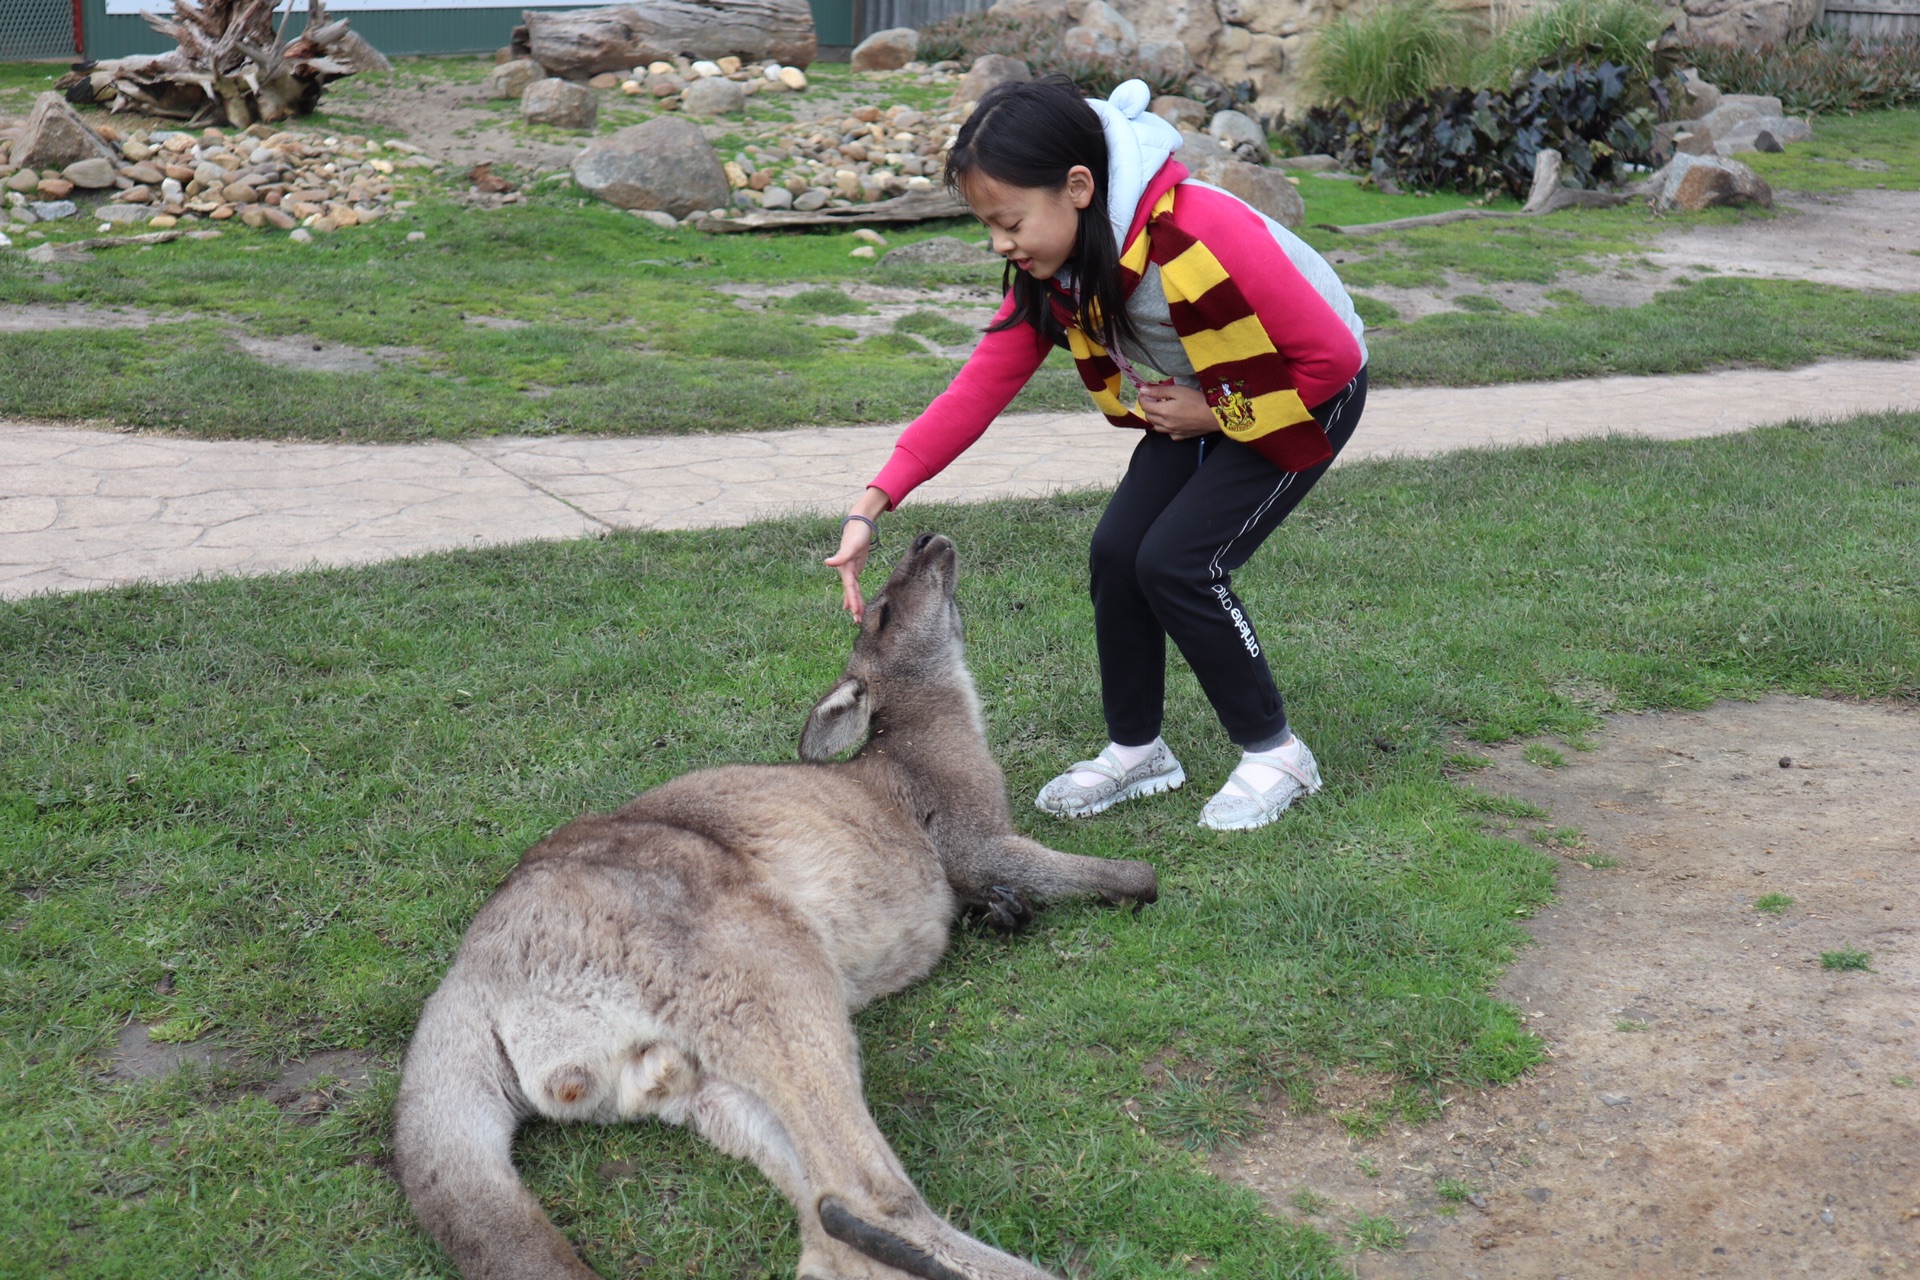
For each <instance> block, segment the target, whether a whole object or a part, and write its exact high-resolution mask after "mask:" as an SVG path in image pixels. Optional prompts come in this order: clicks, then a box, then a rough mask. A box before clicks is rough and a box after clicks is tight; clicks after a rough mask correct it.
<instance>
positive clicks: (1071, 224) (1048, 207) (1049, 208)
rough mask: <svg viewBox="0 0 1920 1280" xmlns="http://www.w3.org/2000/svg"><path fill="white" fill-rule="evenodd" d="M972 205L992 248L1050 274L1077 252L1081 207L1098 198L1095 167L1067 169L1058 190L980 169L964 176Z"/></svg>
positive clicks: (1042, 275) (1032, 271)
mask: <svg viewBox="0 0 1920 1280" xmlns="http://www.w3.org/2000/svg"><path fill="white" fill-rule="evenodd" d="M960 190H961V193H962V194H963V195H964V196H966V199H967V207H968V208H970V209H972V210H973V214H974V216H975V217H976V218H978V219H980V221H981V222H983V223H985V224H986V228H987V232H988V234H989V235H990V236H991V238H992V244H993V251H994V252H995V253H997V254H999V255H1000V256H1001V257H1003V258H1005V259H1006V260H1007V261H1008V262H1011V263H1012V264H1013V265H1014V266H1016V267H1018V268H1020V270H1022V271H1024V272H1026V273H1027V274H1028V275H1030V276H1032V277H1033V278H1034V279H1036V280H1051V279H1053V277H1054V276H1055V275H1057V274H1059V271H1060V268H1061V267H1063V266H1065V265H1066V264H1067V259H1068V258H1071V257H1072V256H1073V242H1074V239H1075V237H1076V236H1077V235H1078V234H1079V231H1080V211H1081V210H1082V209H1085V208H1086V207H1087V206H1088V205H1089V204H1091V203H1092V201H1093V173H1092V171H1091V170H1089V169H1088V168H1087V167H1086V166H1085V165H1078V164H1077V165H1075V166H1073V168H1071V169H1069V170H1067V181H1066V184H1065V185H1064V186H1062V187H1061V188H1060V189H1059V190H1058V191H1049V190H1048V189H1047V188H1045V187H1016V186H1013V185H1012V184H1011V183H1006V182H1002V181H1000V180H999V179H998V178H990V177H988V176H987V175H986V174H984V173H980V172H978V171H975V172H974V173H972V174H970V175H969V176H968V177H966V178H965V179H963V180H962V181H961V184H960Z"/></svg>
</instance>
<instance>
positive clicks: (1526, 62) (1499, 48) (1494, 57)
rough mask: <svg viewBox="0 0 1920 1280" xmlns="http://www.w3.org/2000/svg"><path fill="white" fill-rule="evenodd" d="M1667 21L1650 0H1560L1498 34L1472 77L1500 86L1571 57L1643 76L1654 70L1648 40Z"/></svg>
mask: <svg viewBox="0 0 1920 1280" xmlns="http://www.w3.org/2000/svg"><path fill="white" fill-rule="evenodd" d="M1669 21H1670V19H1669V18H1668V17H1667V10H1666V9H1665V8H1663V7H1662V6H1661V5H1659V4H1657V3H1654V2H1653V0H1560V3H1559V4H1555V5H1551V6H1549V7H1547V8H1544V9H1535V10H1534V11H1532V12H1531V13H1528V14H1526V15H1524V16H1522V17H1520V18H1519V19H1517V20H1515V21H1514V22H1513V23H1511V24H1510V25H1509V26H1507V28H1506V29H1505V30H1503V31H1501V32H1500V33H1499V34H1498V35H1496V36H1495V37H1494V38H1493V40H1492V41H1491V42H1490V43H1489V44H1487V45H1486V46H1485V48H1483V49H1482V50H1481V51H1480V53H1479V54H1478V55H1477V56H1476V57H1475V59H1474V64H1473V73H1472V75H1473V83H1475V84H1477V85H1481V86H1485V87H1487V88H1492V89H1504V88H1507V87H1508V86H1509V85H1511V84H1512V83H1513V81H1514V79H1515V77H1517V76H1522V75H1530V74H1532V72H1533V71H1534V69H1535V68H1536V67H1539V66H1540V65H1541V64H1543V63H1546V62H1549V61H1552V60H1555V59H1572V58H1578V59H1580V60H1581V61H1585V62H1615V63H1619V64H1620V65H1621V66H1623V67H1628V68H1631V69H1632V70H1633V71H1634V72H1635V73H1636V74H1637V75H1641V76H1646V75H1649V74H1651V73H1652V71H1653V53H1652V51H1651V50H1650V49H1649V48H1648V47H1647V46H1648V45H1649V44H1651V43H1652V42H1653V41H1654V40H1656V39H1658V38H1659V36H1660V33H1661V32H1663V31H1665V30H1666V29H1667V24H1668V22H1669Z"/></svg>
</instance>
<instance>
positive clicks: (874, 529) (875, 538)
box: [840, 511, 880, 548]
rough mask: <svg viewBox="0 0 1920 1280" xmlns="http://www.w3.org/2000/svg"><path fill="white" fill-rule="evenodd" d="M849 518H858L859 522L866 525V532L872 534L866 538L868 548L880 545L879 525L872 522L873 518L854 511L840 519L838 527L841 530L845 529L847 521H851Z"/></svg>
mask: <svg viewBox="0 0 1920 1280" xmlns="http://www.w3.org/2000/svg"><path fill="white" fill-rule="evenodd" d="M851 520H858V521H859V522H860V523H861V524H863V525H865V526H867V532H868V533H869V534H871V535H872V537H870V538H869V539H868V540H867V546H868V547H869V548H872V547H877V546H879V545H880V526H879V525H877V524H875V523H874V522H873V518H872V517H871V516H863V515H861V514H860V513H859V512H857V511H856V512H855V513H854V514H852V515H850V516H848V517H847V518H846V520H842V521H841V522H840V528H841V530H842V531H844V530H845V529H846V527H847V523H848V521H851Z"/></svg>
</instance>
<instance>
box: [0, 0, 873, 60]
mask: <svg viewBox="0 0 1920 1280" xmlns="http://www.w3.org/2000/svg"><path fill="white" fill-rule="evenodd" d="M808 2H809V4H810V5H811V7H812V9H813V22H814V26H815V28H816V29H817V30H818V32H819V36H820V45H821V47H822V48H823V49H827V48H832V47H840V48H844V47H846V46H848V45H851V44H853V43H854V0H808ZM12 3H13V0H0V4H7V5H9V6H11V4H12ZM61 3H62V4H64V3H65V0H61ZM80 4H81V15H82V16H81V20H82V31H81V38H82V40H83V41H84V42H85V49H86V56H87V57H89V58H95V59H98V58H124V57H126V56H127V55H128V54H134V53H163V52H165V51H166V49H167V48H168V47H169V45H168V42H167V40H166V39H165V37H163V36H160V35H158V34H156V33H155V32H154V30H153V29H152V28H151V27H149V26H148V25H147V24H146V22H145V21H143V20H142V19H141V18H140V17H139V16H138V15H127V14H117V13H116V14H108V13H107V0H80ZM152 7H153V8H154V9H155V10H156V11H157V12H160V13H166V12H168V11H169V9H170V8H171V6H170V5H169V4H168V3H167V0H153V4H152ZM575 7H577V6H574V5H564V4H556V5H525V6H520V7H515V8H511V9H419V10H402V9H384V10H366V11H362V10H357V9H356V10H352V11H346V10H342V11H341V12H339V13H338V14H337V15H336V16H338V17H342V18H346V19H347V20H348V21H349V22H351V23H352V24H353V29H354V30H355V31H358V32H359V33H360V34H361V35H363V36H365V37H366V39H367V42H368V43H370V44H371V45H373V47H374V48H376V49H378V50H380V52H382V53H384V54H387V55H388V56H390V57H400V56H404V55H407V54H421V53H488V52H491V51H492V50H494V49H498V48H499V47H500V46H501V45H504V44H506V43H507V41H508V38H509V37H510V36H511V35H512V33H513V29H514V28H515V27H517V26H519V25H520V15H521V14H522V13H523V12H525V11H526V10H527V9H547V10H565V9H569V8H575ZM306 24H307V19H306V15H305V14H304V13H296V14H294V15H293V17H292V19H291V20H290V21H289V22H288V24H287V34H288V35H289V36H292V35H294V34H297V33H298V32H300V31H302V30H304V29H305V27H306Z"/></svg>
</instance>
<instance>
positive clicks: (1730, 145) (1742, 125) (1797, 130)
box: [1713, 116, 1813, 156]
mask: <svg viewBox="0 0 1920 1280" xmlns="http://www.w3.org/2000/svg"><path fill="white" fill-rule="evenodd" d="M1763 137H1764V138H1768V139H1769V140H1770V141H1771V143H1772V145H1770V146H1764V145H1762V144H1761V142H1760V139H1761V138H1763ZM1811 141H1813V125H1812V124H1811V123H1810V122H1809V121H1806V120H1801V119H1797V118H1795V117H1793V116H1759V117H1756V118H1755V119H1752V120H1742V121H1740V122H1739V123H1738V124H1736V125H1734V126H1733V128H1731V129H1729V130H1727V132H1726V133H1724V134H1722V135H1720V136H1719V137H1718V138H1716V139H1715V140H1714V144H1713V149H1714V151H1715V153H1716V154H1719V155H1723V156H1727V155H1739V154H1740V153H1742V152H1748V151H1779V150H1780V149H1781V148H1783V147H1786V146H1791V145H1792V144H1794V143H1796V142H1811Z"/></svg>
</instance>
